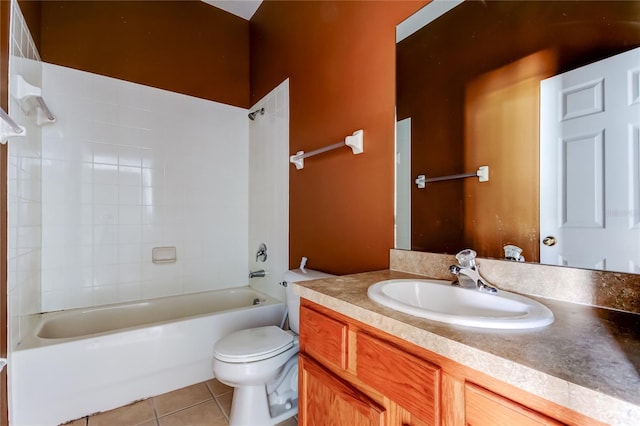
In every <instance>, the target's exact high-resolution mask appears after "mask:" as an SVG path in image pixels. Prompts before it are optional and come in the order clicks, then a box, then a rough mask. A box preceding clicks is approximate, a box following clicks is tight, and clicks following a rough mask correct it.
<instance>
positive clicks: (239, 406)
mask: <svg viewBox="0 0 640 426" xmlns="http://www.w3.org/2000/svg"><path fill="white" fill-rule="evenodd" d="M332 276H334V275H330V274H326V273H324V272H319V271H314V270H311V269H305V270H304V271H303V270H300V269H296V270H293V271H287V272H285V274H284V282H285V283H291V282H299V281H308V280H315V279H319V278H327V277H332ZM291 288H292V286H291V285H287V287H286V295H287V310H288V313H289V328H291V330H289V331H284V330H282V329H281V328H279V327H277V326H275V325H271V326H266V327H256V328H249V329H246V330H240V331H236V332H234V333H231V334H229V335H227V336H225V337H223V338H222V339H220V340H218V341H217V342H216V344H215V345H214V348H213V356H214V358H213V373H214V375H215V377H216V379H218V380H219V381H221V382H222V383H225V384H227V385H229V386H233V387H234V388H235V389H234V393H233V402H232V404H231V414H230V416H229V425H230V426H249V425H251V426H258V425H260V426H262V425H264V426H271V425H275V424H277V423H280V422H282V421H284V420H286V419H288V418H289V417H291V416H294V415H296V414H297V413H298V351H299V349H300V344H299V340H298V333H299V325H300V297H299V296H297V295H295V294H293V292H292V291H291Z"/></svg>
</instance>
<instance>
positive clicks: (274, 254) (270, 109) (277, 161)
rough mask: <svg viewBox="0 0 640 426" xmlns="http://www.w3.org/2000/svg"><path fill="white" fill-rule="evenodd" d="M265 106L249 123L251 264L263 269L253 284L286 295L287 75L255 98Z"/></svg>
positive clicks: (257, 105) (273, 294) (287, 187)
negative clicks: (261, 256) (261, 250)
mask: <svg viewBox="0 0 640 426" xmlns="http://www.w3.org/2000/svg"><path fill="white" fill-rule="evenodd" d="M259 108H264V110H265V112H264V115H259V114H258V115H257V116H256V118H255V120H253V121H251V122H250V124H249V135H250V136H249V257H248V264H249V269H251V270H252V271H255V270H259V269H264V270H265V271H266V272H267V275H266V276H265V277H264V278H252V279H251V280H250V281H249V283H250V285H251V286H252V287H254V288H256V289H258V290H260V291H263V292H265V293H267V294H270V295H271V296H274V297H276V298H278V299H281V300H284V299H285V292H284V287H282V286H280V285H278V283H279V282H281V281H282V279H283V275H284V272H285V271H286V270H287V269H289V169H290V165H289V80H285V81H284V82H283V83H281V84H280V85H279V86H278V87H276V88H275V89H273V90H272V91H271V92H270V93H269V94H268V95H267V96H265V97H264V98H263V99H261V100H260V101H259V102H257V103H256V104H255V105H254V106H253V108H251V111H255V110H257V109H259ZM260 243H265V244H266V245H267V253H268V256H267V260H266V262H256V251H257V250H258V246H259V245H260Z"/></svg>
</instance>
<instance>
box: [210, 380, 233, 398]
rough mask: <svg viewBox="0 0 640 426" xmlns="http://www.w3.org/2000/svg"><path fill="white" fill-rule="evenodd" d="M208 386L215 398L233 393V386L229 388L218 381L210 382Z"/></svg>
mask: <svg viewBox="0 0 640 426" xmlns="http://www.w3.org/2000/svg"><path fill="white" fill-rule="evenodd" d="M207 386H209V389H210V390H211V393H212V394H213V395H214V396H220V395H224V394H225V393H229V392H233V387H232V386H227V385H225V384H224V383H222V382H220V381H218V380H216V379H213V380H208V381H207Z"/></svg>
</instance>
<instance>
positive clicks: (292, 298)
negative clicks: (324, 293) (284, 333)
mask: <svg viewBox="0 0 640 426" xmlns="http://www.w3.org/2000/svg"><path fill="white" fill-rule="evenodd" d="M330 277H335V275H331V274H327V273H326V272H320V271H314V270H313V269H307V268H305V269H304V271H303V270H302V269H294V270H291V271H287V272H285V273H284V280H285V282H286V283H287V287H286V289H287V310H288V311H289V328H291V330H293V331H294V332H295V333H296V334H299V333H300V296H298V295H297V294H294V293H293V286H292V285H291V283H295V282H300V281H309V280H317V279H321V278H330Z"/></svg>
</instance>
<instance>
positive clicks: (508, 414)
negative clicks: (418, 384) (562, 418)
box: [464, 383, 564, 426]
mask: <svg viewBox="0 0 640 426" xmlns="http://www.w3.org/2000/svg"><path fill="white" fill-rule="evenodd" d="M464 394H465V396H464V401H465V424H466V425H468V426H501V425H504V426H511V425H518V426H541V425H545V426H560V425H563V424H564V423H560V422H558V421H556V420H554V419H552V418H550V417H547V416H545V415H543V414H540V413H538V412H536V411H533V410H531V409H529V408H527V407H525V406H523V405H520V404H518V403H516V402H514V401H511V400H510V399H507V398H504V397H502V396H500V395H497V394H495V393H493V392H491V391H489V390H487V389H484V388H481V387H480V386H477V385H474V384H472V383H466V384H465V389H464Z"/></svg>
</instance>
